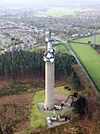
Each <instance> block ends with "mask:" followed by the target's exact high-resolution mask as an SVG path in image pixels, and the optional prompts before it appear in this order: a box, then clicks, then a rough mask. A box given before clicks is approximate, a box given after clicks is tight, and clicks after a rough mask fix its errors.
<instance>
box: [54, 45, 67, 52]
mask: <svg viewBox="0 0 100 134" xmlns="http://www.w3.org/2000/svg"><path fill="white" fill-rule="evenodd" d="M54 49H55V51H56V52H61V53H68V54H69V51H68V49H67V47H66V46H65V45H64V44H62V43H60V44H58V45H57V46H55V47H54Z"/></svg>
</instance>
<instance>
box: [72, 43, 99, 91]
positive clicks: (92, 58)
mask: <svg viewBox="0 0 100 134" xmlns="http://www.w3.org/2000/svg"><path fill="white" fill-rule="evenodd" d="M71 48H72V49H73V50H74V52H75V53H76V55H77V56H78V58H79V59H80V60H81V62H82V63H83V65H84V66H85V68H86V69H87V71H88V73H89V74H90V76H91V77H92V79H93V81H94V82H95V84H96V85H97V87H98V89H99V90H100V55H99V54H97V53H96V51H95V50H94V49H93V48H92V47H91V46H89V45H82V44H75V43H73V44H71Z"/></svg>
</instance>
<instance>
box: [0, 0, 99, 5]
mask: <svg viewBox="0 0 100 134" xmlns="http://www.w3.org/2000/svg"><path fill="white" fill-rule="evenodd" d="M0 3H1V4H2V3H16V4H34V5H52V6H53V5H54V6H55V5H60V4H61V5H64V4H65V5H67V4H69V3H71V4H77V3H85V4H86V3H90V4H91V3H100V0H0Z"/></svg>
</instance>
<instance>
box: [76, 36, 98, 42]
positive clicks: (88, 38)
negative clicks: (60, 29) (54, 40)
mask: <svg viewBox="0 0 100 134" xmlns="http://www.w3.org/2000/svg"><path fill="white" fill-rule="evenodd" d="M75 41H78V42H82V43H88V41H91V42H92V43H94V36H90V37H85V38H80V39H77V40H75ZM96 43H97V44H99V43H100V35H96Z"/></svg>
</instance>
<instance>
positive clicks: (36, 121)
mask: <svg viewBox="0 0 100 134" xmlns="http://www.w3.org/2000/svg"><path fill="white" fill-rule="evenodd" d="M55 93H64V94H70V93H71V91H67V90H65V89H64V87H57V88H55ZM44 95H45V94H44V90H41V91H37V92H36V94H35V96H34V97H33V102H32V107H31V111H30V123H31V126H32V128H38V127H41V126H42V127H43V126H46V120H45V119H46V117H47V116H53V115H55V114H53V113H42V112H40V110H39V109H38V103H39V102H44Z"/></svg>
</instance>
